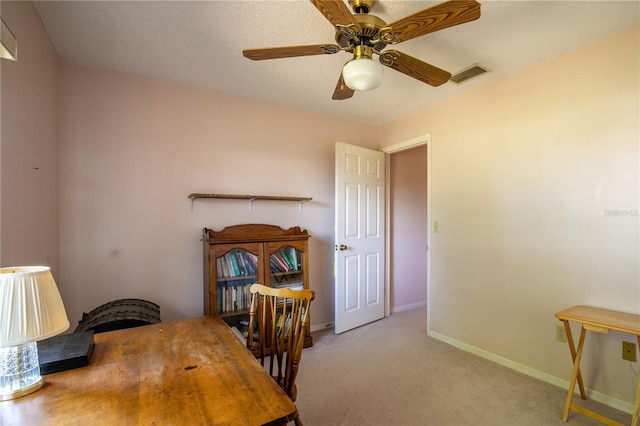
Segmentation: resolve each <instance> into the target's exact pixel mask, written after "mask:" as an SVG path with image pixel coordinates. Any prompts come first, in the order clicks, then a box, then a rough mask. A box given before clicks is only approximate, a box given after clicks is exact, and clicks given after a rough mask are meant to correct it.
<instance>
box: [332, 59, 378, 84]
mask: <svg viewBox="0 0 640 426" xmlns="http://www.w3.org/2000/svg"><path fill="white" fill-rule="evenodd" d="M342 78H343V79H344V83H345V84H346V85H347V86H348V87H349V88H350V89H353V90H371V89H375V88H376V87H378V86H380V84H382V65H380V64H379V63H378V62H375V61H373V60H372V59H369V58H358V59H352V60H351V61H349V62H347V63H346V64H345V66H344V68H343V69H342Z"/></svg>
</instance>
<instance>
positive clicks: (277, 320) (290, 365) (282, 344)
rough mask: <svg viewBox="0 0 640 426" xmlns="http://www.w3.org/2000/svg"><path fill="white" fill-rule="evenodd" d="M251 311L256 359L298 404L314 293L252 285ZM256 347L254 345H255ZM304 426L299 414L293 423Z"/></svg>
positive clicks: (251, 326)
mask: <svg viewBox="0 0 640 426" xmlns="http://www.w3.org/2000/svg"><path fill="white" fill-rule="evenodd" d="M250 291H251V295H252V297H251V309H250V311H249V335H248V338H247V341H248V342H256V340H255V339H254V333H255V332H257V333H258V336H257V337H258V338H257V345H258V347H259V348H258V350H257V352H256V351H255V346H254V353H257V355H256V356H257V357H258V359H259V360H260V362H261V364H262V365H263V366H265V363H266V362H268V371H269V373H270V374H271V377H273V379H274V380H275V381H276V382H277V383H278V385H280V387H281V388H282V389H283V390H284V392H285V393H286V394H287V395H288V396H289V398H291V400H292V401H293V402H295V400H296V395H297V389H296V385H295V380H296V375H297V374H298V368H299V367H300V358H301V357H302V346H303V344H304V337H305V329H306V328H307V327H308V324H309V307H310V305H311V301H312V300H313V298H314V297H315V293H314V292H313V291H312V290H308V289H305V290H290V289H287V288H271V287H267V286H265V285H262V284H252V285H251V288H250ZM254 345H255V343H254ZM293 420H294V421H295V424H296V425H302V422H301V421H300V416H299V415H298V413H297V412H296V415H295V418H294V419H293Z"/></svg>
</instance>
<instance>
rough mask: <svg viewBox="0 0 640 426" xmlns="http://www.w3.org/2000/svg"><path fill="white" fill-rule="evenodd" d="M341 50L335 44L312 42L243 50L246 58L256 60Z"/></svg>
mask: <svg viewBox="0 0 640 426" xmlns="http://www.w3.org/2000/svg"><path fill="white" fill-rule="evenodd" d="M339 51H340V47H338V46H336V45H335V44H310V45H307V46H283V47H266V48H263V49H246V50H243V51H242V55H243V56H244V57H245V58H249V59H252V60H254V61H262V60H264V59H280V58H292V57H295V56H311V55H330V54H332V53H337V52H339Z"/></svg>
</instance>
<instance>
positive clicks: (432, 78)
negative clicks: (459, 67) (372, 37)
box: [380, 50, 451, 87]
mask: <svg viewBox="0 0 640 426" xmlns="http://www.w3.org/2000/svg"><path fill="white" fill-rule="evenodd" d="M380 63H381V64H382V65H385V66H387V67H389V68H393V69H394V70H396V71H399V72H401V73H403V74H406V75H408V76H409V77H413V78H415V79H416V80H420V81H422V82H424V83H427V84H430V85H431V86H434V87H437V86H440V85H441V84H443V83H446V82H447V81H449V79H450V78H451V73H450V72H447V71H445V70H443V69H440V68H438V67H435V66H433V65H430V64H427V63H426V62H422V61H421V60H420V59H416V58H414V57H413V56H409V55H407V54H406V53H402V52H398V51H397V50H385V51H384V52H382V54H381V55H380Z"/></svg>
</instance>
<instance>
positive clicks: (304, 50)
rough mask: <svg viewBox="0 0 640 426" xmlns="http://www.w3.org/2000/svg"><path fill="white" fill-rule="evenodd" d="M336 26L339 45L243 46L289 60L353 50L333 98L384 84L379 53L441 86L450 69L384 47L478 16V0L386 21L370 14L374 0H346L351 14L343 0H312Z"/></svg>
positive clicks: (454, 1) (255, 54)
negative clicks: (375, 56) (377, 60)
mask: <svg viewBox="0 0 640 426" xmlns="http://www.w3.org/2000/svg"><path fill="white" fill-rule="evenodd" d="M310 1H311V3H313V5H314V6H315V7H316V8H317V9H318V10H319V11H320V13H322V14H323V15H324V17H325V18H327V20H328V21H329V22H330V23H331V24H332V25H333V26H334V28H335V30H336V34H335V40H336V43H337V44H313V45H306V46H284V47H269V48H263V49H246V50H243V51H242V54H243V55H244V56H245V57H246V58H249V59H252V60H255V61H260V60H264V59H279V58H291V57H295V56H311V55H323V54H324V55H330V54H334V53H338V52H339V51H341V50H342V51H345V52H348V53H351V54H353V59H351V60H349V61H348V62H347V63H346V64H345V65H344V68H343V70H342V72H341V73H340V78H339V79H338V84H337V85H336V88H335V90H334V92H333V96H332V98H333V99H335V100H342V99H348V98H350V97H352V96H353V93H354V91H355V90H371V89H374V88H376V87H378V86H379V85H380V84H381V83H382V67H381V66H380V65H379V64H377V63H376V62H374V61H373V54H376V55H379V56H380V58H379V60H380V64H382V65H384V66H386V67H389V68H391V69H394V70H396V71H399V72H401V73H403V74H406V75H408V76H409V77H413V78H415V79H417V80H420V81H422V82H424V83H427V84H429V85H431V86H434V87H435V86H439V85H441V84H443V83H445V82H447V81H448V80H449V79H450V78H451V73H449V72H447V71H445V70H442V69H440V68H438V67H436V66H433V65H430V64H428V63H426V62H423V61H421V60H419V59H417V58H414V57H412V56H409V55H407V54H406V53H402V52H399V51H397V50H385V51H383V49H384V48H385V47H386V46H387V45H389V44H391V45H393V44H397V43H400V42H402V41H406V40H410V39H412V38H415V37H419V36H422V35H425V34H428V33H432V32H435V31H439V30H442V29H445V28H448V27H452V26H454V25H459V24H464V23H466V22H469V21H473V20H475V19H478V18H479V17H480V3H478V2H477V1H475V0H451V1H446V2H444V3H440V4H437V5H435V6H432V7H429V8H427V9H425V10H422V11H420V12H417V13H414V14H413V15H409V16H407V17H405V18H402V19H399V20H397V21H395V22H392V23H391V24H387V23H386V22H384V21H383V20H382V19H380V18H378V17H377V16H375V15H371V14H369V11H370V10H371V9H372V8H373V6H374V5H375V3H376V0H349V4H350V5H351V7H352V9H353V11H354V14H352V13H351V12H350V11H349V8H348V7H347V5H346V4H345V3H344V2H343V1H342V0H310Z"/></svg>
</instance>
